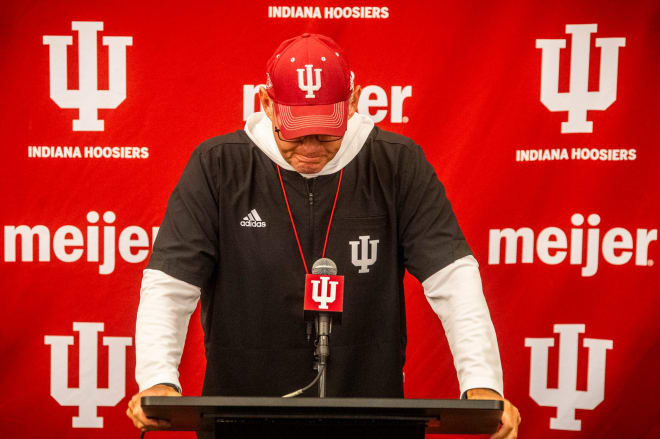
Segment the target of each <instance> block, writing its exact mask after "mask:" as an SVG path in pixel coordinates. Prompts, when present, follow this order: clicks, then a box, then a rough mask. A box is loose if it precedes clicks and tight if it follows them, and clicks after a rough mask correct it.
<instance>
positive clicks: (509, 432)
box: [467, 389, 521, 439]
mask: <svg viewBox="0 0 660 439" xmlns="http://www.w3.org/2000/svg"><path fill="white" fill-rule="evenodd" d="M467 397H468V399H498V400H500V401H504V411H503V412H502V419H501V420H500V424H501V425H500V428H499V430H497V431H496V432H495V434H493V435H492V436H491V437H490V439H515V438H517V437H518V425H520V421H521V418H520V412H519V411H518V409H517V408H516V406H514V405H513V404H511V403H510V402H509V400H507V399H504V398H502V397H501V396H500V395H499V394H498V393H497V392H495V391H494V390H490V389H470V390H468V391H467Z"/></svg>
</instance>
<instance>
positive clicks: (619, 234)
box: [488, 213, 658, 277]
mask: <svg viewBox="0 0 660 439" xmlns="http://www.w3.org/2000/svg"><path fill="white" fill-rule="evenodd" d="M584 222H585V221H584V216H583V215H581V214H579V213H576V214H573V215H572V216H571V224H572V225H573V226H575V227H574V228H572V229H570V233H566V232H565V231H563V230H562V229H560V228H558V227H547V228H544V229H542V230H541V231H540V232H539V234H538V236H537V237H536V254H537V256H538V258H539V260H540V261H541V262H543V263H545V264H549V265H556V264H560V263H562V262H564V261H565V260H566V256H567V255H568V256H569V258H568V259H569V261H570V264H571V265H582V264H584V265H583V266H582V267H581V270H580V273H581V275H582V276H583V277H590V276H593V275H594V274H596V272H597V271H598V263H599V259H600V256H601V254H602V257H603V259H604V260H605V262H607V263H609V264H611V265H623V264H626V263H628V262H629V261H630V260H631V259H632V257H633V252H634V255H635V265H638V266H648V265H650V264H651V263H650V262H649V259H648V248H649V245H650V243H651V242H653V241H657V239H658V230H657V229H637V231H636V234H635V239H634V240H633V233H631V232H630V231H629V230H627V229H624V228H622V227H614V228H612V229H610V230H608V231H606V232H605V234H604V235H603V238H602V244H601V231H600V228H599V227H598V226H599V225H600V222H601V218H600V216H599V215H597V214H595V213H594V214H591V215H589V216H588V217H587V221H586V222H587V224H588V225H589V226H590V227H589V228H587V229H586V232H587V233H586V245H583V241H584V236H585V233H584V229H583V228H582V226H583V224H584ZM567 236H570V242H568V240H567ZM503 240H504V263H505V264H515V263H516V262H517V258H518V249H519V248H521V256H522V257H521V261H520V262H522V263H532V262H533V249H534V231H533V230H532V229H530V228H528V227H521V228H519V229H518V230H514V229H512V228H505V229H491V230H490V231H489V238H488V263H489V264H491V265H496V264H499V263H500V257H501V251H502V248H501V247H502V241H503ZM518 241H522V244H521V245H520V246H519V245H518ZM584 247H586V251H583V248H584ZM551 251H554V253H552V252H551Z"/></svg>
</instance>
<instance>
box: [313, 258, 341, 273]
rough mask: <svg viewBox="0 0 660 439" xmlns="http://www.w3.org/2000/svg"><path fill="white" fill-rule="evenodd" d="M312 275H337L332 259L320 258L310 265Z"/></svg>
mask: <svg viewBox="0 0 660 439" xmlns="http://www.w3.org/2000/svg"><path fill="white" fill-rule="evenodd" d="M312 274H330V275H333V276H334V275H336V274H337V265H336V264H335V263H334V262H333V261H332V259H328V258H321V259H318V260H317V261H316V262H314V265H312Z"/></svg>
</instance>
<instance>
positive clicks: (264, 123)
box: [245, 111, 374, 178]
mask: <svg viewBox="0 0 660 439" xmlns="http://www.w3.org/2000/svg"><path fill="white" fill-rule="evenodd" d="M373 127H374V122H373V120H371V118H370V117H369V116H365V115H363V114H358V113H355V114H354V115H353V117H351V118H350V119H349V120H348V127H347V129H346V134H345V135H344V138H343V139H342V141H341V146H340V147H339V151H337V154H336V155H335V156H334V157H333V158H332V160H330V161H329V162H328V163H326V165H325V166H324V167H323V169H321V171H320V172H318V173H316V174H300V175H302V176H303V177H305V178H313V177H316V176H318V175H327V174H334V173H335V172H337V171H339V170H340V169H342V168H343V167H344V166H346V165H347V164H348V163H350V161H351V160H353V157H355V156H356V155H357V153H358V152H360V150H361V149H362V145H364V142H365V141H366V140H367V137H369V133H371V130H372V129H373ZM245 132H246V133H247V135H248V137H250V139H251V140H252V141H253V142H254V143H255V144H256V145H257V146H258V147H259V149H260V150H262V151H263V153H264V154H266V155H267V156H268V157H269V158H270V159H271V160H272V161H274V162H275V163H277V164H278V165H279V166H280V167H281V168H283V169H287V170H289V171H295V169H293V166H291V165H290V164H289V163H288V162H287V161H286V160H284V157H282V154H281V153H280V150H279V148H278V147H277V143H276V142H275V137H274V136H273V124H272V123H271V121H270V119H268V117H267V116H266V114H265V113H264V112H263V111H260V112H258V113H253V114H252V115H250V117H248V119H247V121H246V122H245Z"/></svg>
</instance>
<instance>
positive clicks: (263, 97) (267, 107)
mask: <svg viewBox="0 0 660 439" xmlns="http://www.w3.org/2000/svg"><path fill="white" fill-rule="evenodd" d="M259 101H261V107H262V108H263V109H264V113H266V116H268V119H270V121H271V122H272V123H273V125H276V123H275V109H274V108H273V100H272V99H271V98H270V96H268V92H267V91H266V89H265V88H264V87H259Z"/></svg>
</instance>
